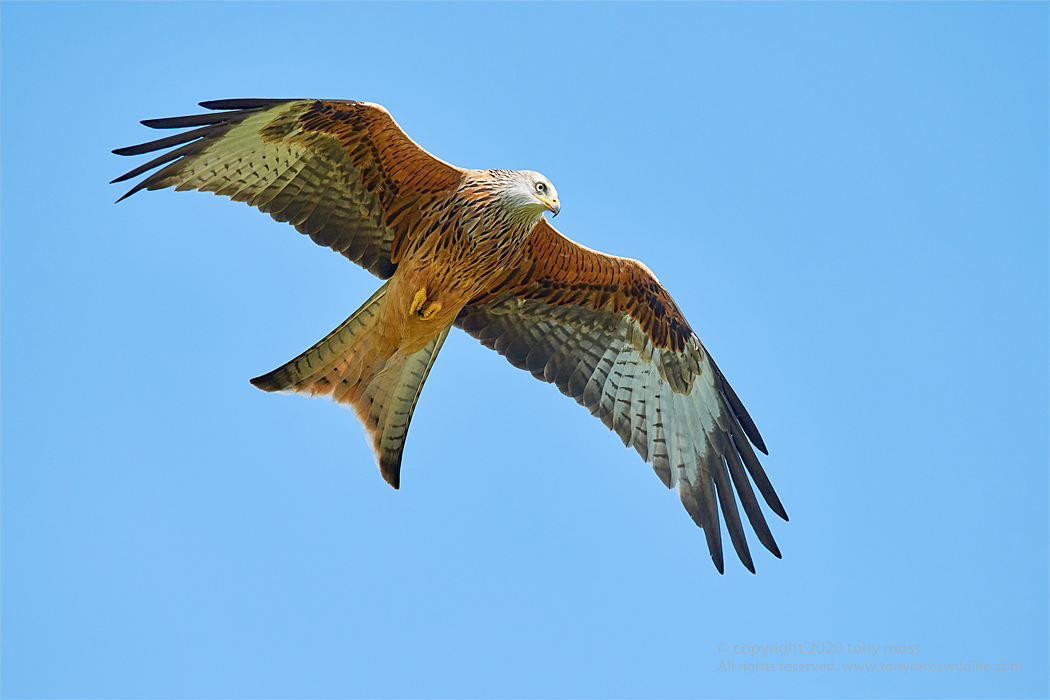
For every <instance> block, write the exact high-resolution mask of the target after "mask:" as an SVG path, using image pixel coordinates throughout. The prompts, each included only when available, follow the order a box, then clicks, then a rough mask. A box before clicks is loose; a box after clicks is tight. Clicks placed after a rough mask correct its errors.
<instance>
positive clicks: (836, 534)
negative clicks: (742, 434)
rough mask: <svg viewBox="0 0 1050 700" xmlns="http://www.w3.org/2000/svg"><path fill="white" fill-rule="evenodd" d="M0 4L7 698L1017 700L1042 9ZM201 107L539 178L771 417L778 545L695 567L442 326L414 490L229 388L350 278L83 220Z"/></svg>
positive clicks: (226, 231)
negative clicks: (965, 666)
mask: <svg viewBox="0 0 1050 700" xmlns="http://www.w3.org/2000/svg"><path fill="white" fill-rule="evenodd" d="M0 13H2V31H3V35H2V117H3V118H2V140H3V151H2V155H3V162H2V178H3V179H2V197H3V199H2V217H3V218H2V226H3V237H2V304H3V306H2V322H3V327H2V333H3V336H2V341H3V344H2V378H3V383H2V387H3V394H2V411H3V413H2V418H3V421H2V430H3V433H2V589H0V593H2V611H0V612H2V642H0V643H2V646H0V651H2V661H3V675H2V687H0V691H2V694H3V695H4V696H5V697H51V698H62V697H84V698H95V697H112V698H124V697H142V698H161V697H163V698H170V697H189V698H197V697H209V698H211V697H544V698H546V697H559V698H561V697H731V698H750V697H786V698H796V697H883V698H911V697H936V698H940V697H944V698H957V697H975V698H996V697H1012V698H1019V697H1046V695H1047V693H1048V675H1047V670H1048V668H1047V667H1048V658H1050V651H1048V632H1047V619H1048V602H1047V590H1048V551H1050V546H1048V537H1047V532H1048V496H1047V494H1048V468H1047V467H1048V454H1047V444H1048V434H1047V433H1048V420H1050V417H1048V396H1047V394H1048V392H1047V387H1048V301H1047V300H1048V279H1047V277H1048V275H1047V261H1048V195H1047V193H1048V190H1050V176H1048V129H1050V126H1048V125H1050V119H1048V103H1050V99H1048V82H1050V80H1048V65H1050V52H1048V39H1047V26H1048V6H1047V4H1046V3H1025V4H1017V3H966V4H952V3H936V4H931V3H921V4H900V3H879V4H825V3H812V4H781V3H778V4H670V5H667V4H645V5H636V4H610V5H603V4H498V5H488V4H485V5H481V4H456V5H444V4H353V5H344V4H335V3H324V4H305V3H304V4H280V3H265V4H250V3H232V4H218V3H211V4H207V5H204V4H191V3H178V4H160V3H149V4H123V3H107V4H54V3H46V4H45V3H39V4H37V3H32V4H29V3H25V4H23V3H7V2H5V3H4V4H3V5H2V7H0ZM231 97H330V98H353V99H361V100H369V101H373V102H378V103H381V104H383V105H385V106H386V107H387V108H389V109H390V111H391V112H392V113H393V115H394V116H395V118H396V119H397V120H398V121H399V123H400V124H401V125H402V126H403V127H404V128H405V129H406V130H407V132H408V133H409V134H410V135H411V136H412V137H413V138H414V139H415V140H417V141H418V142H419V143H420V144H421V145H423V146H424V147H425V148H427V149H428V150H430V151H431V152H433V153H434V154H436V155H438V156H439V157H441V158H443V159H445V160H448V161H450V162H452V163H455V164H457V165H461V166H467V167H478V168H486V167H503V168H528V169H535V170H539V171H541V172H543V173H544V174H545V175H547V176H548V177H549V178H550V179H551V180H552V181H553V182H554V183H555V185H556V186H557V188H558V191H559V194H560V195H561V199H562V203H563V209H562V213H561V215H560V216H559V217H558V219H557V221H556V223H557V226H558V228H559V229H560V230H561V231H563V232H564V233H565V234H566V235H568V236H569V237H571V238H573V239H575V240H577V241H579V242H581V243H584V244H585V245H588V246H591V247H593V248H598V249H600V250H603V251H606V252H610V253H616V254H619V255H626V256H630V257H635V258H639V259H641V260H643V261H644V262H645V263H646V264H647V265H648V266H649V267H650V268H651V269H652V270H653V271H654V272H655V273H656V274H657V275H658V276H659V277H660V279H661V281H662V282H663V283H664V284H665V285H666V286H667V287H668V288H669V290H670V291H671V293H672V294H673V295H674V297H675V299H676V301H677V302H678V304H679V305H680V306H681V308H682V309H683V311H684V312H685V314H686V316H687V317H688V318H689V319H690V321H691V323H692V325H693V326H694V327H695V329H696V330H697V332H698V334H699V335H700V337H701V339H702V340H703V341H704V343H705V344H706V345H707V347H708V349H709V350H710V351H711V353H712V354H713V356H714V357H715V358H716V360H717V361H718V363H719V365H720V366H721V368H722V369H723V371H724V372H725V373H726V375H727V376H728V378H729V380H730V381H731V382H732V384H733V386H734V387H735V389H736V390H737V392H738V393H739V395H740V396H741V398H742V399H743V401H744V403H745V404H746V406H747V407H748V409H749V410H750V412H751V415H752V416H753V417H754V418H755V420H756V422H757V424H758V426H759V427H760V429H761V431H762V434H763V436H764V437H765V440H766V443H767V444H768V446H769V448H770V454H769V457H768V458H766V459H765V460H764V462H765V465H766V468H767V471H768V473H769V475H770V477H771V479H772V481H773V483H774V485H775V486H776V489H777V491H778V492H779V494H780V496H781V499H782V500H783V502H784V504H785V506H786V508H787V510H788V513H789V514H790V516H791V522H789V523H784V522H781V521H779V520H778V519H775V518H774V520H775V522H773V521H771V526H772V529H773V533H774V535H775V537H776V539H777V541H778V543H779V544H780V548H781V550H782V552H783V554H784V558H783V560H777V559H775V558H774V557H773V556H771V555H769V554H768V553H767V552H765V551H764V550H763V549H762V548H761V547H760V546H759V545H758V543H757V541H756V538H755V537H754V536H753V534H752V536H751V537H750V542H751V544H752V550H753V552H754V553H755V555H756V557H755V563H756V566H757V569H758V573H757V575H752V574H750V573H748V572H747V571H746V570H745V569H744V567H743V566H741V565H740V564H739V562H738V561H736V559H735V557H734V556H733V555H732V553H730V552H727V560H726V573H725V575H724V576H720V575H718V573H717V572H716V571H715V569H714V567H713V566H712V564H711V560H710V557H709V556H708V554H707V551H706V546H705V542H704V537H703V533H702V531H701V530H699V529H698V528H696V527H695V526H694V525H693V523H692V521H691V520H690V519H689V517H688V516H687V514H686V513H685V511H684V509H683V508H682V506H681V504H680V503H679V501H678V498H677V496H676V495H675V494H674V493H669V492H667V491H666V489H664V488H663V486H662V485H661V483H660V481H659V479H658V478H657V477H656V476H655V475H654V474H653V473H652V470H651V469H650V468H649V467H648V466H647V465H645V464H644V463H643V462H642V461H641V460H640V459H639V458H638V456H637V454H635V453H634V452H633V451H628V450H625V449H624V448H623V447H622V445H621V443H620V441H619V440H618V439H617V438H616V437H615V436H614V435H613V434H611V433H609V432H608V431H607V430H606V429H605V427H604V426H603V425H602V424H601V423H600V422H598V421H596V420H594V419H593V418H591V417H590V416H589V415H588V413H587V412H586V411H585V410H584V409H582V408H580V407H579V406H577V405H576V404H575V403H574V402H573V401H571V400H569V399H567V398H565V397H563V396H562V395H561V394H559V393H558V391H557V390H556V389H555V388H554V387H553V386H550V385H546V384H543V383H541V382H537V381H536V380H534V379H533V378H532V377H530V376H529V375H528V374H527V373H525V372H521V371H519V370H516V369H514V368H513V367H511V366H510V365H509V364H508V363H507V362H506V361H505V360H504V359H503V358H501V357H499V356H498V355H497V354H496V353H494V352H492V351H490V350H487V349H485V348H484V347H482V346H481V345H480V344H479V343H477V342H476V341H475V340H473V339H471V338H470V337H468V336H466V335H465V334H463V333H461V332H459V331H454V332H453V334H451V335H450V336H449V339H448V342H447V343H446V345H445V347H444V349H443V350H442V353H441V356H440V357H439V359H438V362H437V364H436V366H435V367H434V370H433V372H432V374H431V376H430V379H429V381H428V383H427V386H426V390H425V391H424V392H423V395H422V398H421V399H420V401H419V405H418V407H417V410H416V415H415V419H414V422H413V424H412V431H411V434H410V437H409V440H408V446H407V449H406V451H405V459H404V468H403V472H402V474H403V476H402V488H401V491H400V492H395V491H394V490H392V489H391V488H390V487H388V486H387V485H386V484H385V483H384V482H383V480H382V478H381V477H380V475H379V472H378V470H377V469H376V467H375V464H374V462H373V459H372V456H371V454H370V452H369V450H368V448H367V446H366V443H365V440H364V437H363V431H362V429H361V427H360V426H359V425H358V424H357V422H356V420H355V419H354V417H353V414H352V413H351V412H350V411H347V410H345V409H342V408H340V407H337V406H335V405H333V404H331V403H329V402H326V401H317V400H315V401H310V400H307V399H305V398H302V397H297V396H275V395H270V394H265V393H263V392H260V391H258V390H256V389H254V388H253V387H252V386H250V385H249V383H248V379H249V378H251V377H254V376H257V375H259V374H262V373H264V372H267V371H269V370H270V369H273V368H274V367H276V366H278V365H280V364H282V363H284V362H285V361H287V360H289V359H290V358H292V357H293V356H294V355H296V354H297V353H299V352H300V351H302V350H304V349H305V348H307V347H309V346H310V345H312V344H313V343H314V342H315V341H316V340H318V339H319V338H321V337H322V336H323V335H325V334H326V333H327V332H328V331H329V330H331V329H332V328H334V327H335V326H336V325H337V324H339V323H340V322H341V321H342V320H343V319H344V318H345V317H346V316H348V315H349V314H350V313H351V312H352V311H354V310H355V309H356V308H357V307H358V306H359V305H360V304H361V302H363V301H364V300H365V299H366V298H367V297H368V296H369V295H370V294H371V293H372V292H373V291H374V290H375V289H376V288H377V287H378V285H379V281H378V280H377V279H375V278H374V277H372V276H371V275H369V274H368V273H366V272H364V271H362V270H361V269H360V268H358V267H356V266H354V265H352V264H350V263H348V262H347V261H346V260H345V259H344V258H342V257H341V256H338V255H335V254H333V253H332V252H331V251H328V250H325V249H323V248H319V247H317V246H315V245H313V244H312V243H310V241H309V240H307V239H305V238H304V237H302V236H300V235H298V234H297V233H296V232H295V231H294V230H293V229H292V228H291V227H289V226H287V225H284V224H277V223H275V222H273V221H271V220H270V219H269V218H268V217H267V216H265V215H262V214H260V213H258V212H256V211H254V210H252V209H249V208H248V207H246V206H244V205H243V204H234V203H231V202H229V201H228V200H226V199H224V198H218V197H214V196H212V195H210V194H200V193H173V192H170V191H165V192H155V193H149V192H146V193H140V194H137V195H135V196H134V197H132V198H131V199H130V200H128V201H125V202H122V203H121V204H120V205H114V204H113V202H114V200H116V199H117V198H118V197H119V196H120V195H121V194H123V192H124V191H125V190H126V187H125V186H123V185H109V184H107V183H108V181H109V180H111V179H112V178H114V177H116V176H117V175H120V174H122V173H123V172H125V171H127V170H129V169H131V168H132V167H134V166H135V165H137V164H139V163H141V162H144V160H143V159H142V158H120V157H118V156H115V155H112V154H110V150H111V149H113V148H117V147H120V146H127V145H131V144H134V143H140V142H142V141H145V140H148V139H151V138H156V137H157V135H158V134H157V132H153V131H151V130H149V129H146V128H145V127H142V126H140V125H139V124H138V120H140V119H147V118H156V117H168V116H177V115H182V114H193V113H197V112H199V111H203V110H201V109H200V108H198V107H196V103H197V102H198V101H201V100H210V99H220V98H231ZM720 645H725V646H720ZM782 645H783V646H782ZM788 645H794V646H788ZM836 645H841V646H836ZM865 645H867V647H868V650H870V648H871V647H873V646H874V647H877V648H878V655H877V656H871V654H870V651H865V652H864V653H850V651H849V650H851V649H854V648H856V649H857V650H858V651H860V650H861V649H863V647H864V646H865ZM886 645H904V646H911V647H913V651H912V653H910V654H891V653H888V652H887V651H886V648H885V646H886ZM752 646H754V647H755V651H754V653H753V654H752V653H748V652H749V650H750V649H752ZM769 647H774V648H772V649H770V648H769ZM763 648H765V656H763V655H762V654H763ZM820 651H824V652H832V653H819V652H820ZM836 651H837V652H838V653H835V652H836ZM755 662H759V663H760V664H768V665H759V666H756V665H754V664H755ZM865 662H867V663H875V664H876V667H875V669H874V670H863V671H849V670H846V668H845V664H852V663H865ZM967 662H984V663H987V664H990V665H993V666H994V665H998V664H1006V665H1008V667H1009V669H1010V670H1000V671H969V672H967V671H959V670H940V671H937V670H932V669H934V668H936V667H937V665H941V664H958V663H967ZM730 663H735V664H736V666H735V667H734V668H735V669H738V670H725V669H727V668H729V667H730V666H729V664H730ZM748 663H750V664H752V665H750V666H748V665H746V664H748ZM913 663H918V664H923V665H924V666H925V667H926V668H928V669H930V670H925V671H919V670H909V671H907V672H905V671H904V670H901V668H900V667H899V666H894V664H913ZM741 664H745V665H744V666H743V667H742V668H743V670H739V669H741ZM799 664H802V665H803V666H802V669H803V670H788V669H790V668H795V669H797V668H798V665H799ZM805 664H834V667H833V669H832V670H822V671H818V670H806V667H805V666H804V665H805ZM878 664H888V666H879V665H878ZM1015 665H1019V667H1018V666H1015ZM825 668H826V666H825Z"/></svg>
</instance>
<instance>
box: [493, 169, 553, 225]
mask: <svg viewBox="0 0 1050 700" xmlns="http://www.w3.org/2000/svg"><path fill="white" fill-rule="evenodd" d="M500 174H501V175H503V176H504V178H503V179H504V181H505V182H506V186H505V188H504V190H503V195H504V197H505V198H506V199H507V200H508V202H507V203H508V204H509V205H510V206H511V207H514V208H515V209H518V210H520V211H521V212H522V213H523V214H525V215H526V216H527V217H528V218H530V219H533V220H539V218H540V217H541V216H543V212H545V211H552V212H554V215H555V216H557V215H558V212H559V211H561V202H559V201H558V191H557V190H556V189H554V185H552V184H551V181H550V180H548V179H547V178H545V177H543V176H542V175H540V174H539V173H537V172H533V171H531V170H504V171H501V173H500Z"/></svg>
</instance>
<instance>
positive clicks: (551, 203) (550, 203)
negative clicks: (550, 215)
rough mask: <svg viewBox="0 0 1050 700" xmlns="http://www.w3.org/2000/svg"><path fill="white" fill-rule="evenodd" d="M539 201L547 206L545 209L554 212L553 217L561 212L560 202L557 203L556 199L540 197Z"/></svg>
mask: <svg viewBox="0 0 1050 700" xmlns="http://www.w3.org/2000/svg"><path fill="white" fill-rule="evenodd" d="M539 200H540V201H541V202H543V203H544V204H546V205H547V209H549V210H550V211H552V212H554V215H555V216H557V215H558V212H560V211H561V202H559V201H558V198H557V197H554V198H547V197H540V198H539Z"/></svg>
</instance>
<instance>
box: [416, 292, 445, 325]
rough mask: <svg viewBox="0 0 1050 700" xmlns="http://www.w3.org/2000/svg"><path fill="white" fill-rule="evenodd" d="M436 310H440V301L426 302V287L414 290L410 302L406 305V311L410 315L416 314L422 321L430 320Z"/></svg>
mask: <svg viewBox="0 0 1050 700" xmlns="http://www.w3.org/2000/svg"><path fill="white" fill-rule="evenodd" d="M424 307H425V308H424ZM438 311H441V302H440V301H432V302H430V303H429V304H427V288H426V287H420V289H419V291H418V292H416V294H415V296H414V297H412V304H411V305H410V306H409V307H408V313H409V314H410V315H411V314H416V315H417V316H419V317H420V318H421V319H423V320H424V321H428V320H430V318H431V317H432V316H433V315H434V314H436V313H437V312H438Z"/></svg>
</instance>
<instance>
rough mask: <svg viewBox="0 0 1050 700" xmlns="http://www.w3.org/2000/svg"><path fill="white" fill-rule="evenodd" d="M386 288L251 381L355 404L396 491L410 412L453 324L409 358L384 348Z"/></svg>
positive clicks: (270, 388)
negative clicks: (310, 344) (380, 330)
mask: <svg viewBox="0 0 1050 700" xmlns="http://www.w3.org/2000/svg"><path fill="white" fill-rule="evenodd" d="M388 284H389V283H388ZM388 284H384V285H383V286H382V287H380V288H379V291H377V292H376V293H375V294H373V295H372V297H371V298H370V299H369V300H368V301H366V302H365V303H364V305H363V306H362V307H361V308H360V309H358V310H357V311H355V312H354V313H353V315H352V316H350V318H348V319H346V320H345V321H343V322H342V323H341V324H340V325H339V327H338V328H336V329H335V330H334V331H332V332H331V333H329V334H328V335H327V336H326V337H325V338H324V339H323V340H321V341H320V342H319V343H317V344H316V345H314V346H313V347H312V348H310V349H309V350H307V351H306V352H304V353H303V354H301V355H299V356H298V357H296V358H295V359H294V360H292V361H291V362H288V363H286V364H284V365H282V366H281V367H278V368H277V369H275V370H274V371H272V372H270V373H268V374H264V375H262V376H261V377H256V378H255V379H253V380H251V381H252V384H254V385H255V386H257V387H258V388H260V389H262V390H263V391H280V392H289V393H300V394H308V395H310V396H331V398H332V399H333V400H334V401H337V402H338V403H346V404H350V405H351V406H353V408H354V412H355V413H356V414H357V417H358V419H360V421H361V422H362V423H363V424H364V426H365V432H366V433H367V434H368V437H369V439H370V440H371V443H372V449H373V451H374V452H375V455H376V460H377V461H378V462H379V470H380V471H381V472H382V474H383V478H384V479H386V481H387V483H388V484H390V485H391V486H393V487H394V488H395V489H396V488H398V487H399V486H400V483H401V451H402V450H403V449H404V446H405V438H406V437H407V435H408V424H409V422H411V420H412V411H413V410H414V409H415V407H416V400H417V399H418V398H419V392H420V391H422V389H423V382H425V381H426V379H427V375H428V374H430V368H431V367H432V366H433V364H434V360H435V358H437V354H438V351H439V350H440V349H441V344H442V343H444V342H445V337H446V336H447V335H448V331H449V328H450V327H451V326H446V327H445V329H444V330H442V331H441V333H440V334H438V336H437V337H436V338H434V339H432V340H431V341H430V342H428V343H427V344H426V345H425V346H424V347H423V349H422V350H419V351H418V352H415V353H412V354H410V355H405V354H403V353H401V352H399V351H398V349H397V348H389V347H384V343H383V342H382V340H383V338H382V335H381V334H379V333H377V332H376V326H377V323H378V317H379V315H380V309H381V308H382V303H383V297H384V296H385V295H386V290H387V286H388Z"/></svg>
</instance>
